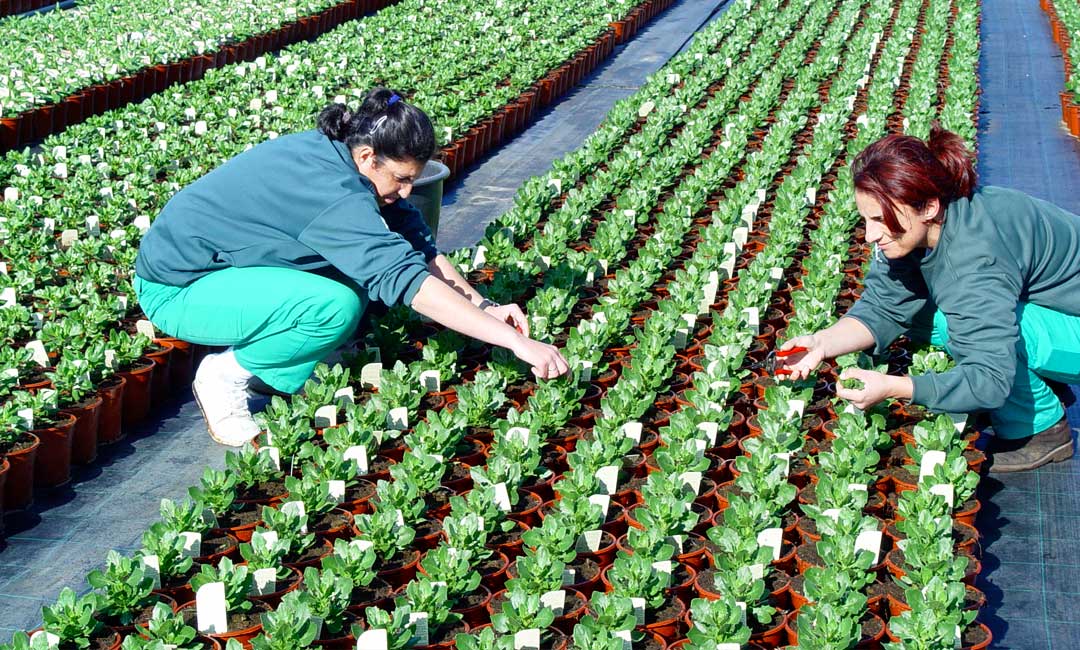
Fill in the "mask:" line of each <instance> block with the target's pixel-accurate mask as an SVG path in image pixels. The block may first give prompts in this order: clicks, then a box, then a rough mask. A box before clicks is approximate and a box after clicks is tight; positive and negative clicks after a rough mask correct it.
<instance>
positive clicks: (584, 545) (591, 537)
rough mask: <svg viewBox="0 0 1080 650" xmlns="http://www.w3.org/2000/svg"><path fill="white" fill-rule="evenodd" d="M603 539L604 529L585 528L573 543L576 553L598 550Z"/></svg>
mask: <svg viewBox="0 0 1080 650" xmlns="http://www.w3.org/2000/svg"><path fill="white" fill-rule="evenodd" d="M603 539H604V531H602V530H587V531H585V532H584V533H582V534H581V535H578V538H577V543H576V544H575V546H576V548H577V552H578V553H595V552H597V551H599V550H600V542H601V541H602V540H603Z"/></svg>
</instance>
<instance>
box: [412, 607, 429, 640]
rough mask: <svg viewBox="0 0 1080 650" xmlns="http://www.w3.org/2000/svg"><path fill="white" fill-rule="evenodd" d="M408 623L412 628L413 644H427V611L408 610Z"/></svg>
mask: <svg viewBox="0 0 1080 650" xmlns="http://www.w3.org/2000/svg"><path fill="white" fill-rule="evenodd" d="M409 625H411V626H412V628H413V645H428V636H429V635H428V615H427V612H409Z"/></svg>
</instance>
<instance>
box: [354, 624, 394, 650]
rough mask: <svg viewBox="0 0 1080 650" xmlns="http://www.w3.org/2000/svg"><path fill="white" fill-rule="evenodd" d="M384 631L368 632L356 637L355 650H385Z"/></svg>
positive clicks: (380, 629) (381, 629)
mask: <svg viewBox="0 0 1080 650" xmlns="http://www.w3.org/2000/svg"><path fill="white" fill-rule="evenodd" d="M387 643H388V639H387V636H386V630H384V629H383V628H378V629H374V630H368V631H366V632H364V633H363V634H361V635H360V636H358V637H356V650H387Z"/></svg>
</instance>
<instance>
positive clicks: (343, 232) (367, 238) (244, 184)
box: [135, 131, 438, 305]
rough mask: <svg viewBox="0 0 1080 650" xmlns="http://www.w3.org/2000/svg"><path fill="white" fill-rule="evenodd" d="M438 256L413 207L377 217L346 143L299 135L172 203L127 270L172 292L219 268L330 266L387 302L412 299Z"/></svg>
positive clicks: (241, 159)
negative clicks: (170, 289)
mask: <svg viewBox="0 0 1080 650" xmlns="http://www.w3.org/2000/svg"><path fill="white" fill-rule="evenodd" d="M437 254H438V251H437V250H436V248H435V242H434V240H433V238H432V236H431V231H430V230H429V229H428V227H427V225H426V224H425V223H424V220H423V217H422V216H421V215H420V212H419V211H418V210H417V209H416V208H415V207H413V206H412V205H410V204H409V203H408V202H406V201H404V200H399V201H397V202H395V203H394V204H393V205H388V206H383V207H382V209H381V210H380V208H379V204H378V201H377V199H376V197H375V193H374V186H373V185H372V184H371V182H370V181H369V180H368V179H367V178H366V177H364V176H363V175H362V174H360V173H359V172H357V170H356V165H355V164H354V163H353V161H352V158H351V157H350V155H349V151H348V148H347V147H346V146H345V144H344V143H341V142H337V141H334V140H331V139H330V138H328V137H326V136H325V135H322V134H321V133H319V132H318V131H305V132H303V133H296V134H292V135H286V136H282V137H280V138H276V139H274V140H268V141H266V142H263V143H261V144H259V145H257V146H255V147H252V148H251V149H249V150H248V151H245V152H244V153H242V154H240V155H238V156H236V157H235V158H233V159H231V160H229V161H228V162H226V163H225V164H224V165H222V166H220V167H218V168H217V169H215V170H213V171H211V172H210V173H208V174H207V175H205V176H203V177H202V178H200V179H199V180H197V181H195V182H194V183H192V184H191V185H188V186H187V187H185V188H184V189H183V190H181V191H180V192H178V193H177V194H176V195H175V196H173V197H172V199H171V200H170V201H169V202H168V204H166V205H165V208H164V209H163V210H162V211H161V214H160V215H158V217H157V219H155V220H154V223H153V225H151V227H150V230H149V231H148V232H147V233H146V236H144V237H143V240H142V242H141V244H140V245H139V255H138V258H137V259H136V262H135V272H136V273H137V274H138V275H139V277H141V278H143V279H145V280H150V281H151V282H157V283H159V284H165V285H170V286H178V287H181V286H187V285H188V284H190V283H192V282H194V281H195V280H197V279H199V278H200V277H202V276H204V275H206V274H207V273H211V272H213V271H216V270H219V269H224V268H228V267H252V266H275V267H285V268H291V269H298V270H302V271H314V270H317V269H326V268H327V267H330V266H333V267H336V268H337V269H338V270H339V271H341V272H342V273H344V274H345V275H346V276H348V277H349V278H351V279H352V280H354V281H355V282H356V283H357V284H358V285H359V286H360V287H361V288H362V289H364V290H365V291H367V292H368V295H369V297H371V298H372V299H377V300H380V301H381V302H383V303H385V304H387V305H393V304H397V303H402V302H403V303H405V304H408V303H411V302H412V298H413V296H414V295H415V294H416V291H417V290H418V289H419V288H420V285H421V284H422V283H423V281H424V279H425V278H427V276H428V275H429V273H428V270H427V262H430V261H431V260H432V259H433V258H434V257H435V256H436V255H437Z"/></svg>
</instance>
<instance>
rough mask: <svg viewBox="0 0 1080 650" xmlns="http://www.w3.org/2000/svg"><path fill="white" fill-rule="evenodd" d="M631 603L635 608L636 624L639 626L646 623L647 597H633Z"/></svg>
mask: <svg viewBox="0 0 1080 650" xmlns="http://www.w3.org/2000/svg"><path fill="white" fill-rule="evenodd" d="M630 604H631V605H632V606H633V608H634V624H635V625H637V626H642V625H645V599H644V598H633V597H631V598H630Z"/></svg>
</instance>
